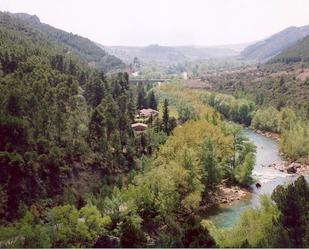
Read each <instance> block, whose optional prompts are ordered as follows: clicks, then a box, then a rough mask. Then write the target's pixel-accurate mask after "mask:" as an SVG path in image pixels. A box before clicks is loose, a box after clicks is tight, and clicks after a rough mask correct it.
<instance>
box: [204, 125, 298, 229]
mask: <svg viewBox="0 0 309 249" xmlns="http://www.w3.org/2000/svg"><path fill="white" fill-rule="evenodd" d="M244 133H245V135H246V136H247V137H248V138H249V139H250V141H252V142H253V143H254V144H255V146H256V162H255V166H254V169H253V172H252V174H253V177H254V179H256V180H257V181H258V182H260V183H261V185H262V186H261V187H260V188H256V187H255V185H252V189H253V191H252V195H251V196H250V198H248V199H246V200H241V201H237V202H235V203H233V204H232V205H231V206H229V207H219V208H214V209H213V210H210V213H209V215H208V217H207V219H209V220H211V221H212V222H213V223H214V224H215V225H216V226H217V227H218V228H227V227H231V226H232V225H233V224H235V222H237V220H238V219H239V217H240V214H241V213H242V212H243V211H244V210H245V209H246V208H249V207H257V206H258V205H259V196H260V195H261V194H269V195H270V194H271V193H272V191H273V190H274V189H275V188H276V186H278V185H280V184H286V183H290V182H292V181H293V180H295V179H296V177H297V176H296V175H290V174H287V173H283V172H280V171H279V170H276V169H274V168H273V167H268V165H270V164H273V163H278V162H281V161H282V160H283V158H282V157H281V156H280V155H279V151H278V144H277V142H276V141H274V140H272V139H270V138H267V137H265V136H262V135H260V134H257V133H255V132H253V131H251V130H248V129H245V130H244Z"/></svg>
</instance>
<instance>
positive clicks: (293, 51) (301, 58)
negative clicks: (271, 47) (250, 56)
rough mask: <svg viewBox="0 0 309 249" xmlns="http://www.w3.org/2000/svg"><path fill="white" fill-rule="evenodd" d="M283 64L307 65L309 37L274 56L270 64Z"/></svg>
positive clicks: (308, 61)
mask: <svg viewBox="0 0 309 249" xmlns="http://www.w3.org/2000/svg"><path fill="white" fill-rule="evenodd" d="M277 62H279V63H280V62H281V63H285V64H291V63H295V62H303V63H306V64H308V63H309V36H306V37H305V38H304V39H302V40H300V41H298V42H297V43H296V44H294V45H293V46H291V47H289V48H288V49H286V50H284V51H282V52H281V53H280V54H279V55H277V56H275V57H274V58H273V59H272V60H270V63H277Z"/></svg>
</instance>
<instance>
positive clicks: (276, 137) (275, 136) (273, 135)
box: [254, 130, 280, 141]
mask: <svg viewBox="0 0 309 249" xmlns="http://www.w3.org/2000/svg"><path fill="white" fill-rule="evenodd" d="M254 132H256V133H257V134H260V135H262V136H265V137H268V138H271V139H274V140H276V141H279V140H280V135H279V134H278V133H275V132H271V131H261V130H254Z"/></svg>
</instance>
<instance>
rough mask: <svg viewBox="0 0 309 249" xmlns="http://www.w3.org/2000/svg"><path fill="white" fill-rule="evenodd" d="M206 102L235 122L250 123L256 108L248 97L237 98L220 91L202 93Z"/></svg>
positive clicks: (202, 97)
mask: <svg viewBox="0 0 309 249" xmlns="http://www.w3.org/2000/svg"><path fill="white" fill-rule="evenodd" d="M201 99H202V101H203V102H204V103H207V104H208V105H210V106H212V107H213V108H215V110H216V111H218V112H220V113H221V114H222V115H223V116H224V117H225V118H227V119H229V120H232V121H234V122H238V123H242V124H245V125H250V122H251V115H252V112H253V111H254V109H255V105H254V103H253V102H252V101H250V100H246V99H236V98H235V97H233V96H231V95H226V94H218V93H204V94H202V95H201Z"/></svg>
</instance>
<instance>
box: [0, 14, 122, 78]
mask: <svg viewBox="0 0 309 249" xmlns="http://www.w3.org/2000/svg"><path fill="white" fill-rule="evenodd" d="M9 16H10V17H12V18H13V19H8V18H9ZM13 20H14V21H13ZM18 20H19V21H20V22H22V24H23V25H24V26H25V27H27V28H28V29H29V30H32V31H33V32H37V33H40V35H42V36H44V38H45V39H46V40H49V41H52V42H56V43H58V44H61V45H62V46H64V47H65V48H67V49H69V51H71V52H73V53H75V54H77V55H79V56H80V57H81V58H83V59H84V60H85V61H86V62H87V63H88V64H89V65H90V66H93V67H95V68H98V69H100V70H103V71H104V72H108V71H119V70H121V69H123V68H124V67H125V65H124V63H123V62H122V61H121V60H120V59H118V58H116V57H115V56H112V55H110V54H108V53H106V52H105V51H104V50H103V49H102V48H100V47H98V46H97V45H96V44H95V43H94V42H92V41H90V40H89V39H87V38H84V37H82V36H79V35H75V34H72V33H68V32H66V31H63V30H60V29H57V28H54V27H52V26H50V25H48V24H45V23H41V22H40V19H39V18H38V17H37V16H32V15H28V14H25V13H16V14H11V13H8V12H6V13H3V12H1V13H0V24H1V25H4V26H8V27H10V28H12V29H16V25H15V24H14V23H18V22H19V21H18Z"/></svg>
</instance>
